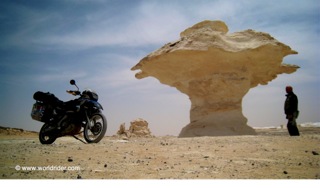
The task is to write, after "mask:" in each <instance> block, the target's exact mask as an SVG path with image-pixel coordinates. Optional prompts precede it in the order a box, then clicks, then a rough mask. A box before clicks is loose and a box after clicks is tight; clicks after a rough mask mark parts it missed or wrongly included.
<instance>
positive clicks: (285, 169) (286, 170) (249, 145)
mask: <svg viewBox="0 0 320 188" xmlns="http://www.w3.org/2000/svg"><path fill="white" fill-rule="evenodd" d="M300 131H301V136H299V137H290V136H288V133H287V131H286V129H259V130H257V132H258V135H255V136H221V137H196V138H177V137H174V136H166V137H155V138H130V139H129V140H121V139H119V138H118V137H105V138H104V139H103V140H102V141H101V142H100V143H98V144H83V143H82V142H80V141H78V140H75V139H74V138H72V137H64V138H59V139H57V140H56V142H55V143H54V144H52V145H41V144H40V142H39V140H38V137H37V133H35V132H27V131H23V130H20V131H19V130H18V131H17V130H11V131H10V130H4V129H1V132H0V152H1V154H0V177H1V179H77V178H78V179H319V178H320V155H319V153H320V147H319V146H320V134H319V133H320V128H312V127H303V128H300ZM14 132H15V133H14Z"/></svg>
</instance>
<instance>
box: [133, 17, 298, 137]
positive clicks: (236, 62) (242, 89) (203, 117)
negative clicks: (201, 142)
mask: <svg viewBox="0 0 320 188" xmlns="http://www.w3.org/2000/svg"><path fill="white" fill-rule="evenodd" d="M290 54H297V52H296V51H294V50H291V48H290V47H289V46H287V45H285V44H283V43H280V42H279V41H277V40H276V39H274V38H273V37H271V36H270V35H269V34H267V33H263V32H256V31H253V30H245V31H242V32H236V33H231V34H228V27H227V26H226V24H225V23H224V22H222V21H203V22H200V23H198V24H196V25H194V26H192V27H191V28H188V29H186V30H185V31H183V32H182V33H181V34H180V40H178V41H175V42H172V43H168V44H166V45H164V46H163V47H162V48H160V49H159V50H157V51H155V52H152V53H151V54H149V55H148V56H146V57H144V58H143V59H142V60H141V61H140V62H139V63H138V64H137V65H135V66H134V67H132V69H131V70H140V72H138V73H136V78H138V79H142V78H145V77H148V76H153V77H155V78H157V79H158V80H159V81H160V82H161V83H163V84H166V85H170V86H172V87H175V88H177V89H178V90H179V91H181V92H182V93H184V94H186V95H188V96H189V98H190V101H191V110H190V123H189V124H188V125H187V126H186V127H184V128H183V129H182V131H181V133H180V135H179V136H180V137H193V136H221V135H252V134H255V131H254V130H253V129H252V128H251V127H249V126H248V125H247V119H246V118H245V117H244V116H243V114H242V98H243V97H244V96H245V94H246V93H247V92H248V91H249V89H250V88H253V87H256V86H257V85H258V84H261V85H266V84H267V83H268V82H269V81H271V80H273V79H275V78H276V77H277V75H278V74H282V73H287V74H290V73H293V72H295V71H296V70H297V69H298V68H299V67H298V66H295V65H288V64H283V63H282V60H283V58H284V57H285V56H287V55H290Z"/></svg>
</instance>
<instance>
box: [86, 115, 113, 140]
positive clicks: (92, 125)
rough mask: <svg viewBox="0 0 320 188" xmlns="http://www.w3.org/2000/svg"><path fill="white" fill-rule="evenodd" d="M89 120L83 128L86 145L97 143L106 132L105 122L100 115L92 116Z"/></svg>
mask: <svg viewBox="0 0 320 188" xmlns="http://www.w3.org/2000/svg"><path fill="white" fill-rule="evenodd" d="M89 119H90V122H88V123H87V125H86V126H85V127H84V132H83V134H84V139H85V140H86V141H87V143H98V142H100V140H101V139H102V138H103V137H104V135H105V133H106V131H107V120H106V118H105V117H104V115H103V114H102V113H96V114H93V115H92V116H91V117H90V118H89ZM90 133H91V134H90Z"/></svg>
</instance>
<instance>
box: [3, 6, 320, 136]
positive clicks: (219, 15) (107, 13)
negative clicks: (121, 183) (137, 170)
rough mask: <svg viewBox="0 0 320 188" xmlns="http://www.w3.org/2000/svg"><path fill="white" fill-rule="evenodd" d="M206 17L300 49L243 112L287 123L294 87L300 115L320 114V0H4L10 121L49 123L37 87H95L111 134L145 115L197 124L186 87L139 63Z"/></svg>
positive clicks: (254, 92)
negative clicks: (140, 69) (141, 72)
mask: <svg viewBox="0 0 320 188" xmlns="http://www.w3.org/2000/svg"><path fill="white" fill-rule="evenodd" d="M203 20H222V21H224V22H225V23H226V24H227V25H228V27H229V33H233V32H238V31H243V30H246V29H254V30H256V31H261V32H267V33H269V34H270V35H271V36H273V37H274V38H276V39H277V40H279V41H280V42H282V43H284V44H287V45H289V46H290V47H291V48H292V49H293V50H296V51H298V53H299V54H297V55H289V56H287V57H286V58H285V59H284V62H285V63H289V64H295V65H298V66H300V67H301V68H300V69H298V71H297V72H295V73H293V74H282V75H279V76H278V78H277V79H275V80H273V81H272V82H270V83H269V84H268V85H264V86H258V87H256V88H254V89H251V90H250V91H249V93H248V94H247V95H246V96H245V98H244V100H243V113H244V115H245V116H246V117H247V118H248V124H249V125H250V126H252V127H276V126H280V125H281V124H285V123H286V119H285V116H284V113H283V103H284V100H285V90H284V88H285V86H286V85H292V86H293V88H294V92H295V93H296V94H297V95H298V97H299V109H300V111H301V114H300V117H299V119H298V123H304V122H319V121H320V116H319V115H320V97H319V96H320V85H319V82H320V76H319V70H320V64H319V59H320V51H319V47H320V37H319V33H320V3H319V1H318V0H314V1H312V0H305V1H301V0H276V1H273V0H243V1H241V0H230V1H228V0H221V1H220V0H161V1H160V0H158V1H156V0H154V1H153V0H140V1H139V0H130V1H129V0H109V1H108V0H54V1H51V0H28V1H22V0H21V1H15V0H2V1H1V3H0V41H1V43H0V86H1V90H0V106H1V109H0V125H1V126H8V127H17V128H23V129H27V130H36V131H39V130H40V127H41V125H42V123H41V122H37V121H34V120H32V119H31V117H30V112H31V107H32V105H33V103H34V102H35V101H34V100H33V98H32V96H33V93H34V92H36V91H45V92H47V91H48V92H51V93H54V94H55V95H56V96H57V97H59V98H60V99H61V100H64V101H67V100H71V99H74V97H73V96H72V95H69V94H67V93H66V92H65V90H67V89H74V87H73V86H71V85H69V80H70V79H76V81H77V84H78V86H79V87H80V89H85V88H90V89H92V90H95V91H96V92H97V93H98V94H99V97H100V99H99V100H100V103H101V104H102V105H103V107H104V114H105V115H106V117H107V119H108V130H107V135H114V134H115V133H116V131H117V130H118V129H119V126H120V124H121V123H126V127H127V128H129V125H130V121H132V120H134V119H137V118H143V119H145V120H147V121H148V122H149V128H150V129H151V132H152V133H153V134H154V135H157V136H161V135H178V134H179V132H180V130H181V129H182V128H183V127H184V126H185V125H186V124H188V122H189V110H190V101H189V99H188V97H187V96H186V95H185V94H182V93H180V92H179V91H178V90H176V89H175V88H173V87H169V86H167V85H163V84H161V83H160V82H159V81H158V80H156V79H155V78H153V77H148V78H145V79H142V80H138V79H136V78H135V77H134V75H135V73H136V72H133V71H130V69H131V67H133V66H134V65H136V64H137V63H138V62H139V61H140V60H141V59H142V58H143V57H145V56H146V55H148V54H149V53H151V52H152V51H155V50H157V49H158V48H160V47H162V46H163V45H164V44H166V43H168V42H171V41H175V40H178V39H179V34H180V32H181V31H183V30H184V29H186V28H188V27H191V26H192V25H194V24H196V23H198V22H200V21H203Z"/></svg>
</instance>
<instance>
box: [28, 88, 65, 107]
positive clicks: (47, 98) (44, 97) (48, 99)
mask: <svg viewBox="0 0 320 188" xmlns="http://www.w3.org/2000/svg"><path fill="white" fill-rule="evenodd" d="M33 98H34V100H36V101H41V102H43V103H46V104H50V105H52V106H58V105H60V104H62V103H63V101H60V100H59V99H58V98H57V97H56V96H55V95H54V94H52V93H49V92H46V93H45V92H42V91H37V92H35V93H34V94H33Z"/></svg>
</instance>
